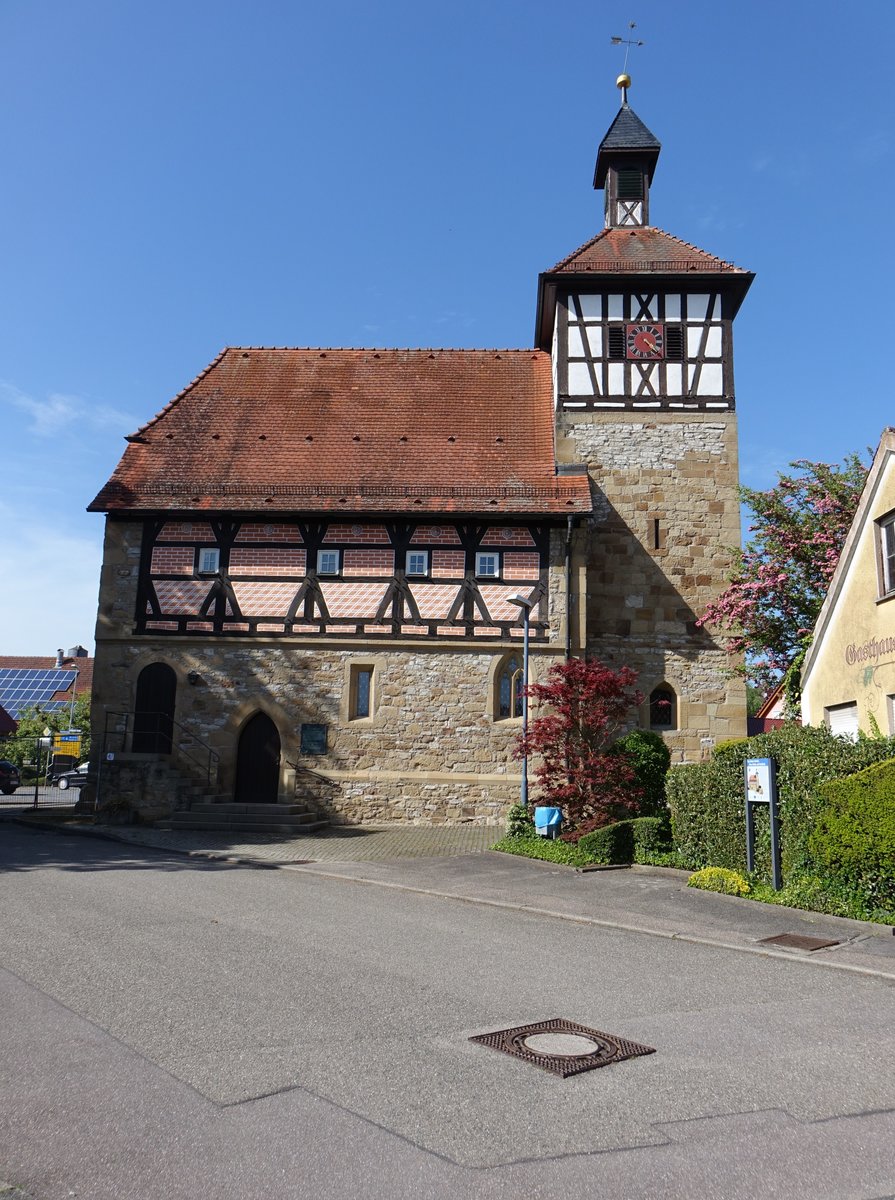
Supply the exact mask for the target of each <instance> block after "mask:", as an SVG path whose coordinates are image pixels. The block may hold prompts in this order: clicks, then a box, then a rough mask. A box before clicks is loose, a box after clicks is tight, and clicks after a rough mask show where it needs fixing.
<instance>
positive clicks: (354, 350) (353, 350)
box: [147, 345, 546, 423]
mask: <svg viewBox="0 0 895 1200" xmlns="http://www.w3.org/2000/svg"><path fill="white" fill-rule="evenodd" d="M236 350H264V351H269V350H290V351H299V350H307V351H315V352H318V353H326V354H330V353H332V354H338V353H350V354H545V353H546V351H544V350H539V349H538V347H537V346H236V345H234V346H227V347H226V348H225V349H224V350H223V351H222V352H221V354H219V355H218V357H217V358H216V359H215V361H214V362H213V363H210V364H209V366H207V367H206V368H205V370H204V371H202V372H201V373H200V374H199V375H197V376H196V378H195V379H194V380H193V381H192V382H191V383H189V384H188V385H187V386H186V387H185V388H184V389H183V390H182V391H181V392H179V393H178V394H177V396H175V398H174V399H175V400H177V399H179V398H180V397H181V396H183V395H184V394H185V393H186V392H188V391H189V390H190V388H191V387H193V386H194V385H195V384H196V383H198V382H199V381H200V380H201V379H202V378H204V376H205V375H207V374H208V372H209V371H210V370H211V369H212V367H214V366H216V365H217V363H218V362H219V361H220V359H221V358H222V357H223V356H224V354H226V353H228V352H229V351H236ZM171 403H172V404H173V403H174V401H173V400H172V401H171ZM166 407H170V405H168V406H166ZM163 411H164V410H163ZM154 419H155V418H153V420H154ZM147 423H148V422H147Z"/></svg>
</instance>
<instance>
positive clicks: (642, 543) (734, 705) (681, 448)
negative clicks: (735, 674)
mask: <svg viewBox="0 0 895 1200" xmlns="http://www.w3.org/2000/svg"><path fill="white" fill-rule="evenodd" d="M629 84H630V80H629V79H628V77H627V76H621V77H620V79H619V86H620V87H622V88H623V89H624V90H623V103H622V106H621V108H620V110H619V112H618V115H617V116H616V118H615V120H614V121H613V122H612V124H611V126H610V128H609V130H608V132H607V133H606V136H605V137H604V138H603V140H602V142H601V143H600V147H599V151H598V154H597V163H596V170H595V172H594V188H595V189H597V190H602V191H603V193H604V198H605V228H604V229H603V231H602V232H601V233H599V234H598V235H597V236H596V237H595V238H593V239H591V241H589V242H587V243H585V245H583V246H581V247H580V248H579V249H578V250H576V251H574V253H572V254H570V255H569V256H568V257H567V258H565V259H563V260H562V261H561V262H559V263H557V265H556V266H555V267H553V268H552V270H550V271H547V272H545V273H544V274H543V275H541V277H540V286H539V295H538V314H537V328H536V334H535V337H536V344H537V345H538V346H539V347H540V348H541V349H543V350H549V351H550V353H551V355H552V358H553V374H554V381H555V385H554V386H555V403H556V434H557V461H558V464H560V466H559V470H560V471H561V470H563V465H565V469H567V470H568V469H569V464H573V463H583V464H586V465H587V471H588V475H589V477H590V481H591V488H592V494H593V497H594V516H593V519H592V521H591V522H589V523H588V526H587V528H586V529H585V530H581V531H580V532H579V534H578V536H577V541H576V558H577V562H578V565H579V572H580V577H579V578H580V584H579V586H580V588H581V591H582V594H583V595H584V597H585V599H584V601H583V604H582V612H581V613H580V616H579V620H580V621H581V622H582V624H583V631H582V641H583V644H584V647H585V648H586V652H587V653H588V654H590V655H594V656H596V657H599V658H602V659H604V660H605V661H608V662H612V663H614V664H617V665H620V664H623V663H624V664H627V665H629V666H632V667H634V668H635V669H636V670H637V671H638V672H639V673H640V686H641V690H642V691H643V692H644V693H645V694H646V695H647V696H649V697H650V698H651V702H650V703H649V704H648V706H647V705H645V706H644V712H643V713H642V714H641V724H642V725H644V726H646V727H647V728H650V727H651V728H653V729H659V730H661V731H662V732H663V734H664V736H665V738H666V741H667V742H668V743H669V745H670V746H671V748H672V757H673V761H683V760H684V759H687V760H690V761H692V760H693V759H695V758H699V757H701V756H702V755H704V754H705V753H706V752H707V750H708V749H710V747H711V746H712V745H713V744H714V743H715V742H716V741H718V740H721V739H724V738H727V737H737V736H743V735H745V732H746V708H745V689H744V685H743V683H742V681H741V680H740V679H738V678H731V677H730V674H729V666H730V664H729V663H728V660H727V656H726V654H725V652H724V650H723V649H722V648H721V647H720V646H719V645H718V644H717V643H716V642H715V640H714V639H713V638H712V636H711V635H710V633H709V632H708V631H706V630H705V629H703V628H702V627H700V625H699V624H698V618H699V616H700V614H701V613H702V612H703V610H704V609H705V606H706V604H707V603H708V602H709V601H710V600H712V599H714V598H715V597H716V596H718V595H719V593H720V592H721V591H722V590H723V588H724V586H725V570H726V568H727V566H728V565H729V558H730V556H729V553H728V552H727V550H726V548H727V547H730V546H735V545H738V544H739V540H740V530H739V501H738V495H737V485H738V470H737V429H736V411H735V408H736V405H735V392H734V375H733V320H734V317H735V316H736V314H737V311H738V309H739V307H740V304H741V303H742V301H743V299H744V297H745V295H746V292H747V290H748V288H749V285H750V284H751V282H752V279H753V275H752V274H751V273H749V272H747V271H744V270H742V269H740V268H738V267H734V266H732V265H731V264H729V263H726V262H724V261H722V260H721V259H719V258H716V257H714V256H713V255H711V254H708V253H706V252H705V251H703V250H700V249H698V248H696V247H695V246H692V245H690V244H688V243H686V242H683V241H680V240H679V239H678V238H676V237H673V236H672V235H671V234H668V233H665V232H664V231H663V230H661V229H659V228H657V227H656V226H655V225H653V224H652V223H651V220H650V203H649V200H650V197H649V192H650V185H651V183H652V180H653V173H654V171H655V169H656V163H657V160H658V157H659V151H660V143H659V142H658V140H657V139H656V137H655V136H654V135H653V134H652V133H651V132H650V130H649V129H647V127H646V126H645V125H644V124H643V122H642V121H641V120H640V118H639V117H638V116H637V115H636V113H635V112H634V111H633V109H632V108H631V107H630V106H629V104H628V98H627V87H628V86H629Z"/></svg>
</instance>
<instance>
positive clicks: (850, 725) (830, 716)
mask: <svg viewBox="0 0 895 1200" xmlns="http://www.w3.org/2000/svg"><path fill="white" fill-rule="evenodd" d="M824 716H825V717H826V721H827V728H828V729H829V731H830V733H832V734H833V736H834V737H842V738H848V740H849V741H850V742H856V741H857V740H858V706H857V704H856V703H855V702H854V701H852V702H851V703H850V704H831V705H829V707H827V708H825V709H824Z"/></svg>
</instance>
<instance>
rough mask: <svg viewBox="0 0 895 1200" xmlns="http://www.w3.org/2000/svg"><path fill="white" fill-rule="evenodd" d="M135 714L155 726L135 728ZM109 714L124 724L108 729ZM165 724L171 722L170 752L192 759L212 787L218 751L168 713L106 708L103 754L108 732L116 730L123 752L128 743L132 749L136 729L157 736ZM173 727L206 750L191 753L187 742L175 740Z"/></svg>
mask: <svg viewBox="0 0 895 1200" xmlns="http://www.w3.org/2000/svg"><path fill="white" fill-rule="evenodd" d="M137 716H139V718H140V721H141V723H142V722H143V721H144V720H145V719H147V718H151V719H153V720H154V721H155V723H156V726H157V728H156V729H154V730H153V729H152V728H151V727H150V728H148V729H145V730H143V729H141V730H135V729H134V726H135V724H136V718H137ZM110 718H115V719H117V720H119V721H121V720H122V719H123V722H124V728H123V729H113V730H110V729H109V721H110ZM168 726H170V728H171V736H170V739H168V740H169V741H170V753H172V754H174V753H175V752H176V756H177V757H180V758H186V759H188V760H189V761H190V762H191V763H193V764H194V766H195V767H197V768H198V770H199V773H200V774H201V773H204V775H205V781H206V783H207V785H208V786H209V787H211V785H212V784H213V783H215V782H216V781H217V774H218V766H219V764H220V755H219V754H218V752H217V751H216V750H214V749H212V747H211V746H209V745H208V743H207V742H203V740H202V739H201V738H200V737H198V736H197V735H196V734H195V733H194V732H193V731H192V730H191V729H189V728H187V726H186V725H183V724H181V722H180V721H176V720H175V719H174V718H173V717H171V716H169V715H168V714H167V713H161V712H141V713H139V714H138V713H136V712H125V711H117V712H116V711H114V710H113V711H109V710H107V711H106V722H105V728H104V730H103V752H104V754H105V751H106V750H107V749H108V745H109V738H110V736H114V735H115V734H119V735H120V736H121V749H122V752H125V751H126V749H127V748H128V747H130V749H131V750H132V749H133V742H134V733H135V732H139V733H144V732H145V733H150V734H151V733H155V734H156V736H159V735H160V734H162V729H163V727H164V728H165V729H167V727H168ZM175 730H176V731H177V733H178V734H179V735H180V736H182V737H186V738H189V739H190V741H191V742H196V743H198V745H199V746H200V747H201V748H202V749H203V750H204V751H205V754H204V755H201V754H200V755H196V754H191V753H190V751H189V750H188V749H187V748H186V746H184V745H183V743H182V742H181V741H180V740H178V739H177V738H175V737H174V732H175Z"/></svg>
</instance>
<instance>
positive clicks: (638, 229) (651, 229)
mask: <svg viewBox="0 0 895 1200" xmlns="http://www.w3.org/2000/svg"><path fill="white" fill-rule="evenodd" d="M613 233H627V234H631V233H633V234H639V233H647V234H659V235H660V236H661V237H664V238H668V239H669V241H672V242H674V243H675V244H676V245H678V246H683V247H684V248H685V249H687V250H692V251H694V253H696V254H698V255H699V256H700V257H701V258H703V259H709V260H711V261H712V262H714V263H717V264H718V266H719V267H722V268H726V269H727V270H729V271H739V272H742V273H743V274H748V272H747V271H746V270H745V268H744V267H738V266H737V265H736V263H733V262H729V261H728V260H727V259H724V258H720V257H719V256H718V255H717V254H712V252H711V251H710V250H703V248H702V247H701V246H697V245H696V244H695V242H686V241H684V239H683V238H680V237H677V235H676V234H673V233H669V232H668V230H667V229H662V228H661V227H660V226H658V225H638V226H633V227H628V226H624V227H623V226H612V227H610V228H608V229H601V230H600V232H599V233H597V234H595V235H594V237H592V238H589V239H588V240H587V241H586V242H583V243H582V244H581V245H580V246H578V247H577V249H575V250H573V251H572V252H571V254H567V255H566V256H565V258H561V259H560V260H559V262H558V263H556V265H555V266H553V267H551V268H550V270H549V271H548V272H546V273H547V274H548V275H552V274H553V273H554V272H556V271H562V270H563V269H564V268H565V267H567V266H569V265H570V264H571V263H574V260H575V259H576V258H577V257H578V256H579V255H580V254H583V253H584V252H585V251H586V250H589V249H590V248H591V247H592V246H595V245H596V244H597V243H598V242H600V241H603V240H605V239H606V238H607V237H609V235H610V234H613Z"/></svg>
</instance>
